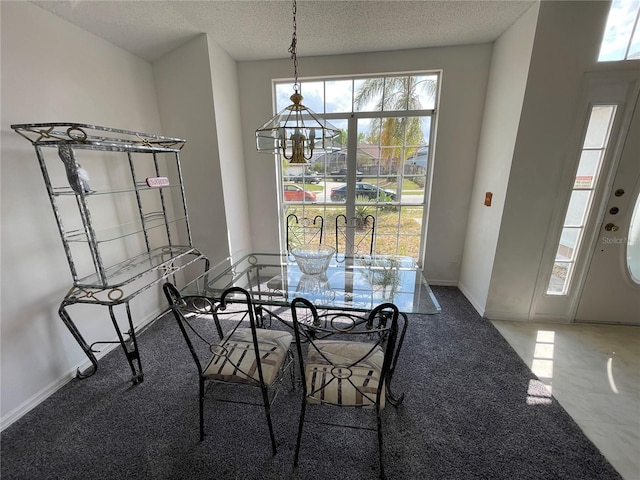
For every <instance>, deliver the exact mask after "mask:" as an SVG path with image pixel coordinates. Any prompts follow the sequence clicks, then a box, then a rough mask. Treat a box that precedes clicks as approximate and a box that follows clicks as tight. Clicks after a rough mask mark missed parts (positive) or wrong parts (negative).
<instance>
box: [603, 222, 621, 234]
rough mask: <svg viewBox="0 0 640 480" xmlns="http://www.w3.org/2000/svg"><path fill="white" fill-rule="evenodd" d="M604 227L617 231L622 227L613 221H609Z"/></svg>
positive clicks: (607, 229)
mask: <svg viewBox="0 0 640 480" xmlns="http://www.w3.org/2000/svg"><path fill="white" fill-rule="evenodd" d="M604 229H605V230H606V231H607V232H617V231H618V230H619V229H620V227H618V226H617V225H614V224H613V223H607V224H606V225H605V226H604Z"/></svg>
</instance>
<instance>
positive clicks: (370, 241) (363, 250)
mask: <svg viewBox="0 0 640 480" xmlns="http://www.w3.org/2000/svg"><path fill="white" fill-rule="evenodd" d="M375 231H376V219H375V217H374V216H373V215H371V214H368V215H363V216H359V217H354V218H347V216H346V215H344V214H339V215H337V216H336V228H335V236H336V259H337V260H338V261H340V259H342V260H344V258H345V255H358V254H368V255H372V254H373V245H374V240H375Z"/></svg>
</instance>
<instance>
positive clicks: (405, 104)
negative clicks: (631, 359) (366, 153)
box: [354, 76, 436, 167]
mask: <svg viewBox="0 0 640 480" xmlns="http://www.w3.org/2000/svg"><path fill="white" fill-rule="evenodd" d="M435 93H436V80H435V78H433V77H431V76H426V77H414V76H408V77H381V78H368V79H366V80H365V81H364V82H363V83H362V85H361V86H360V88H359V89H358V93H357V94H356V98H355V100H354V104H355V106H356V108H358V109H360V108H362V107H363V106H364V105H367V104H368V103H370V102H372V101H375V102H376V103H375V109H376V110H377V111H394V110H395V111H397V110H420V109H423V108H425V106H423V105H422V104H421V98H425V97H427V98H433V97H435ZM371 126H372V130H371V134H370V135H369V137H368V138H367V141H368V142H369V143H372V144H377V145H380V146H386V145H420V144H423V143H424V141H425V139H424V134H423V133H422V132H423V131H422V125H421V119H420V118H417V117H392V118H376V119H373V121H372V123H371ZM414 150H415V149H406V150H405V151H404V155H403V154H402V149H401V148H400V147H396V148H392V149H387V150H385V155H384V157H383V158H381V159H380V162H381V164H382V165H384V166H386V167H390V165H391V164H392V163H393V161H394V160H395V159H401V160H402V163H404V161H405V160H406V159H407V158H408V157H409V156H410V155H411V154H412V153H413V151H414Z"/></svg>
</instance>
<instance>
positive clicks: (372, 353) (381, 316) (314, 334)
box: [291, 298, 399, 408]
mask: <svg viewBox="0 0 640 480" xmlns="http://www.w3.org/2000/svg"><path fill="white" fill-rule="evenodd" d="M291 313H292V316H293V326H294V332H295V341H296V345H297V349H298V359H299V365H300V371H301V374H302V378H303V382H302V384H303V393H304V396H305V398H306V400H307V402H308V403H322V404H330V405H338V406H358V407H365V408H367V407H368V408H373V407H378V408H384V404H385V384H386V379H387V378H388V375H389V374H390V369H391V368H392V367H391V366H392V361H393V356H394V352H395V350H396V347H397V343H398V317H399V311H398V307H397V306H396V305H394V304H392V303H384V304H381V305H378V306H377V307H375V308H374V309H373V310H372V311H371V312H370V313H369V314H366V313H362V314H358V313H357V312H337V311H328V312H324V313H322V314H319V313H318V311H317V309H316V308H315V306H314V305H313V304H312V303H311V302H309V301H308V300H307V299H305V298H295V299H294V300H293V301H292V302H291ZM305 346H306V349H307V355H306V365H305V360H304V358H305V356H304V355H303V348H305ZM374 370H377V371H378V373H379V375H378V376H377V377H376V376H375V375H372V371H374ZM311 372H312V373H311ZM311 377H313V378H311Z"/></svg>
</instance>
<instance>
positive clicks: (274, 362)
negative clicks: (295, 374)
mask: <svg viewBox="0 0 640 480" xmlns="http://www.w3.org/2000/svg"><path fill="white" fill-rule="evenodd" d="M256 334H257V337H258V344H259V352H260V361H261V363H262V374H263V376H264V381H265V384H266V385H271V384H272V383H273V381H274V380H275V378H276V376H277V375H278V370H279V369H280V367H281V366H282V363H283V362H284V360H285V358H286V356H287V351H288V350H289V345H291V340H292V338H293V337H292V335H291V334H290V333H288V332H283V331H280V330H266V329H263V328H258V329H256ZM204 375H205V376H206V377H209V378H215V379H218V380H223V381H227V382H240V383H253V382H259V381H260V376H259V374H258V364H257V362H256V356H255V352H254V348H253V339H252V336H251V329H250V328H239V329H237V330H236V331H235V332H233V333H232V334H230V335H227V336H226V337H225V338H224V339H223V340H222V341H221V342H220V343H219V344H218V345H216V346H215V348H214V349H213V356H212V357H211V360H209V364H208V365H207V367H206V368H205V369H204Z"/></svg>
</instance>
